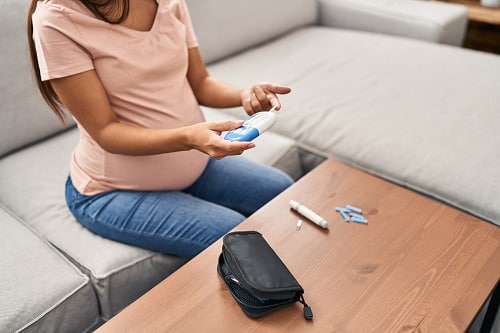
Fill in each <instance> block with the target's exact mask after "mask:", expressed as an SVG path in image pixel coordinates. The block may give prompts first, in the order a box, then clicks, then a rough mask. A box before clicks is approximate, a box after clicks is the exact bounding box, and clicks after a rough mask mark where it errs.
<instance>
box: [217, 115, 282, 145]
mask: <svg viewBox="0 0 500 333" xmlns="http://www.w3.org/2000/svg"><path fill="white" fill-rule="evenodd" d="M275 109H276V107H273V108H272V109H271V110H269V111H262V112H257V113H255V114H254V115H252V116H251V117H250V118H248V119H247V120H245V122H244V123H243V125H241V127H238V128H237V129H234V130H232V131H227V132H224V133H222V137H223V138H224V139H225V140H229V141H252V140H253V139H255V138H256V137H258V136H259V135H261V134H262V133H264V132H265V131H267V130H268V129H269V128H270V127H271V126H272V125H273V124H274V123H275V122H276V117H277V115H276V111H275Z"/></svg>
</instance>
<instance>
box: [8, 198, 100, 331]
mask: <svg viewBox="0 0 500 333" xmlns="http://www.w3.org/2000/svg"><path fill="white" fill-rule="evenodd" d="M0 225H1V227H2V232H1V233H0V252H1V253H2V255H1V256H0V265H1V267H2V269H1V270H0V283H1V288H0V290H1V292H0V332H15V331H22V332H87V331H88V332H90V331H91V330H92V329H94V328H96V327H97V325H98V324H99V323H100V322H101V318H100V315H99V308H98V305H97V299H96V297H95V294H94V290H93V288H92V285H91V284H90V281H89V278H88V277H87V276H86V275H84V274H82V273H81V272H80V271H79V270H78V269H77V268H76V267H75V266H74V265H73V264H71V263H70V262H69V261H68V259H66V258H65V257H63V256H62V255H61V253H59V252H58V251H57V250H56V249H55V248H54V247H53V246H51V245H50V244H49V243H48V242H47V241H46V240H44V239H42V238H41V237H39V236H38V235H36V234H35V233H34V232H33V231H32V230H30V229H29V228H28V227H26V226H25V225H24V224H23V223H22V222H20V221H19V220H18V219H17V218H15V217H13V216H12V215H10V214H9V213H8V212H7V211H5V210H4V209H2V208H1V207H0Z"/></svg>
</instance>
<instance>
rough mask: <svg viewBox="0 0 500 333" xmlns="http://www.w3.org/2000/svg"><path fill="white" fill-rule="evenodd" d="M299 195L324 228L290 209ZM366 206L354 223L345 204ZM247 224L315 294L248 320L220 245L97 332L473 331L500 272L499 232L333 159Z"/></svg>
mask: <svg viewBox="0 0 500 333" xmlns="http://www.w3.org/2000/svg"><path fill="white" fill-rule="evenodd" d="M291 199H293V200H297V201H299V202H301V203H302V204H304V205H306V206H308V207H309V208H311V209H313V210H315V211H316V212H318V213H319V214H320V215H322V216H323V217H324V218H325V219H326V220H327V221H329V229H328V230H323V229H321V228H319V227H317V226H316V225H314V224H312V223H310V222H308V221H306V220H304V223H303V225H302V227H301V229H300V230H296V223H297V220H298V215H296V213H294V212H293V211H292V210H290V208H289V204H288V203H289V200H291ZM346 204H352V205H355V206H358V207H360V208H362V209H363V211H364V212H363V215H364V216H365V217H366V218H367V219H368V224H358V223H354V222H344V220H343V219H342V218H341V216H340V215H339V214H338V213H337V212H335V207H336V206H345V205H346ZM237 230H257V231H259V232H261V233H262V234H263V236H264V237H265V239H266V240H267V241H268V243H269V244H270V245H271V246H272V247H273V248H274V250H275V251H276V253H277V254H278V255H279V256H280V257H281V259H282V260H283V262H284V263H285V264H286V265H287V266H288V268H289V269H290V271H291V272H292V273H293V274H294V276H295V277H296V278H297V280H298V281H299V282H300V283H301V285H302V286H303V287H304V289H305V294H304V296H305V299H306V301H307V302H308V303H309V305H310V306H311V307H312V309H313V312H314V319H313V320H312V321H306V320H305V319H304V317H303V315H302V306H301V304H299V303H297V304H294V305H291V306H289V307H288V308H284V309H282V310H279V311H277V312H274V313H272V314H270V315H267V316H265V317H262V318H259V319H251V318H249V317H247V316H246V315H245V314H243V312H242V311H241V309H240V308H239V307H238V305H237V304H236V302H235V301H234V300H233V298H232V297H231V295H230V293H229V291H228V289H227V288H226V286H225V284H224V283H223V282H222V280H221V279H220V278H219V276H218V275H217V271H216V265H217V257H218V255H219V253H220V251H221V245H222V242H221V241H220V240H219V241H218V242H216V243H215V244H213V245H212V246H210V247H209V248H208V249H207V250H205V251H204V252H202V253H201V254H200V255H198V256H197V257H195V258H194V259H193V260H191V261H190V262H189V263H187V264H186V265H185V266H183V267H181V268H180V269H179V270H178V271H176V272H175V273H174V274H172V275H171V276H169V277H168V278H167V279H165V280H164V281H163V282H161V283H160V284H158V285H157V286H156V287H155V288H153V289H152V290H150V291H149V292H148V293H146V294H145V295H144V296H142V297H141V298H139V299H138V300H137V301H136V302H134V303H133V304H131V305H130V306H129V307H127V308H126V309H125V310H123V311H122V312H121V313H119V314H118V315H117V316H115V317H114V318H112V319H111V320H110V321H109V322H107V323H106V324H105V325H103V326H102V327H101V328H100V329H98V332H167V331H168V332H401V331H404V332H407V331H408V332H463V331H465V330H466V329H467V327H468V326H469V325H470V323H471V321H472V320H473V319H474V317H475V316H476V314H477V313H478V311H479V310H480V309H481V307H482V306H483V304H484V302H485V300H486V299H487V298H488V296H489V295H490V294H491V292H492V290H493V289H494V287H495V285H496V284H497V282H498V281H499V278H500V228H499V227H497V226H495V225H493V224H490V223H487V222H485V221H482V220H480V219H477V218H475V217H472V216H470V215H468V214H466V213H463V212H461V211H458V210H456V209H453V208H451V207H449V206H447V205H444V204H442V203H439V202H437V201H435V200H432V199H429V198H427V197H425V196H422V195H419V194H416V193H415V192H412V191H409V190H407V189H404V188H402V187H399V186H396V185H394V184H392V183H389V182H387V181H384V180H381V179H379V178H376V177H373V176H371V175H368V174H366V173H364V172H361V171H359V170H356V169H354V168H351V167H349V166H347V165H345V164H342V163H340V162H337V161H334V160H326V161H325V162H323V163H322V164H321V165H320V166H318V167H317V168H316V169H314V170H313V171H311V172H310V173H309V174H307V175H306V176H304V177H303V178H302V179H300V180H299V181H298V182H297V183H296V184H295V185H294V186H292V187H291V188H289V189H288V190H286V191H285V192H283V193H282V194H281V195H279V196H278V197H277V198H275V199H274V200H273V201H271V202H270V203H269V204H267V205H266V206H265V207H264V208H262V209H261V210H259V211H258V212H256V213H255V214H254V215H252V216H251V217H250V218H248V219H247V220H246V221H245V222H243V223H242V224H241V225H240V226H238V228H237Z"/></svg>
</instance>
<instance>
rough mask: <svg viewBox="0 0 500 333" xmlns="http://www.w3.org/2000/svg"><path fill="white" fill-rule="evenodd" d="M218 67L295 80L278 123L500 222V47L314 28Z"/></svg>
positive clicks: (215, 68)
mask: <svg viewBox="0 0 500 333" xmlns="http://www.w3.org/2000/svg"><path fill="white" fill-rule="evenodd" d="M298 46H300V47H298ZM290 50H293V52H290ZM269 59H275V60H274V61H269ZM209 70H210V72H211V73H212V75H214V76H215V77H218V78H220V79H222V80H224V81H226V82H229V83H233V84H235V85H239V86H247V85H249V84H252V83H253V82H256V81H258V80H267V81H271V82H277V83H285V84H288V85H290V87H291V88H292V92H291V93H290V94H289V95H286V96H283V97H282V102H283V105H284V110H283V118H284V119H281V120H280V121H279V122H277V123H276V124H275V126H274V127H273V129H272V130H273V131H276V132H278V133H279V134H282V135H285V136H289V137H290V138H293V139H295V140H296V141H297V142H298V143H299V145H301V146H302V147H306V148H308V149H311V150H313V151H316V152H323V153H324V154H326V155H328V156H333V157H335V158H337V159H339V160H342V161H344V162H347V163H349V164H351V165H354V166H357V167H359V168H361V169H364V170H366V171H368V172H371V173H373V174H376V175H379V176H381V177H383V178H386V179H389V180H392V181H394V182H396V183H398V184H401V185H403V186H408V187H410V188H412V189H414V190H418V191H420V192H422V193H425V194H428V195H430V196H432V197H434V198H437V199H441V200H443V201H445V202H447V203H449V204H452V205H453V206H455V207H458V208H461V209H463V210H465V211H467V212H470V213H472V214H474V215H477V216H479V217H481V218H484V219H486V220H489V221H491V222H494V223H496V224H500V205H498V202H497V199H498V198H499V197H500V186H498V184H500V168H499V167H498V165H500V154H499V153H498V151H499V150H498V147H500V135H498V126H497V124H499V123H500V109H499V105H500V94H499V91H498V78H499V77H500V57H499V56H497V55H492V54H486V53H481V52H477V51H471V50H465V49H459V48H455V47H451V46H447V45H440V44H431V43H426V42H422V41H417V40H411V39H403V38H399V37H394V36H385V35H377V34H370V33H364V32H355V31H347V30H340V29H332V28H322V27H310V28H304V29H300V30H297V31H295V32H293V33H291V34H288V35H286V36H284V37H283V38H281V39H279V40H277V41H274V42H272V43H268V44H265V45H262V46H259V47H256V48H254V49H252V50H249V51H247V52H245V53H242V54H239V55H238V56H235V57H232V58H231V59H228V60H226V61H223V62H220V63H217V64H214V65H212V66H210V68H209Z"/></svg>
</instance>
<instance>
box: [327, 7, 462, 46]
mask: <svg viewBox="0 0 500 333" xmlns="http://www.w3.org/2000/svg"><path fill="white" fill-rule="evenodd" d="M318 3H319V23H320V24H322V25H326V26H332V27H338V28H344V29H352V30H363V31H370V32H376V33H385V34H390V35H397V36H403V37H410V38H416V39H421V40H426V41H430V42H436V43H444V44H451V45H457V46H460V45H462V43H463V40H464V35H465V30H466V28H467V23H468V19H467V9H466V7H465V6H462V5H455V4H450V3H439V2H434V1H417V0H318Z"/></svg>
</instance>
